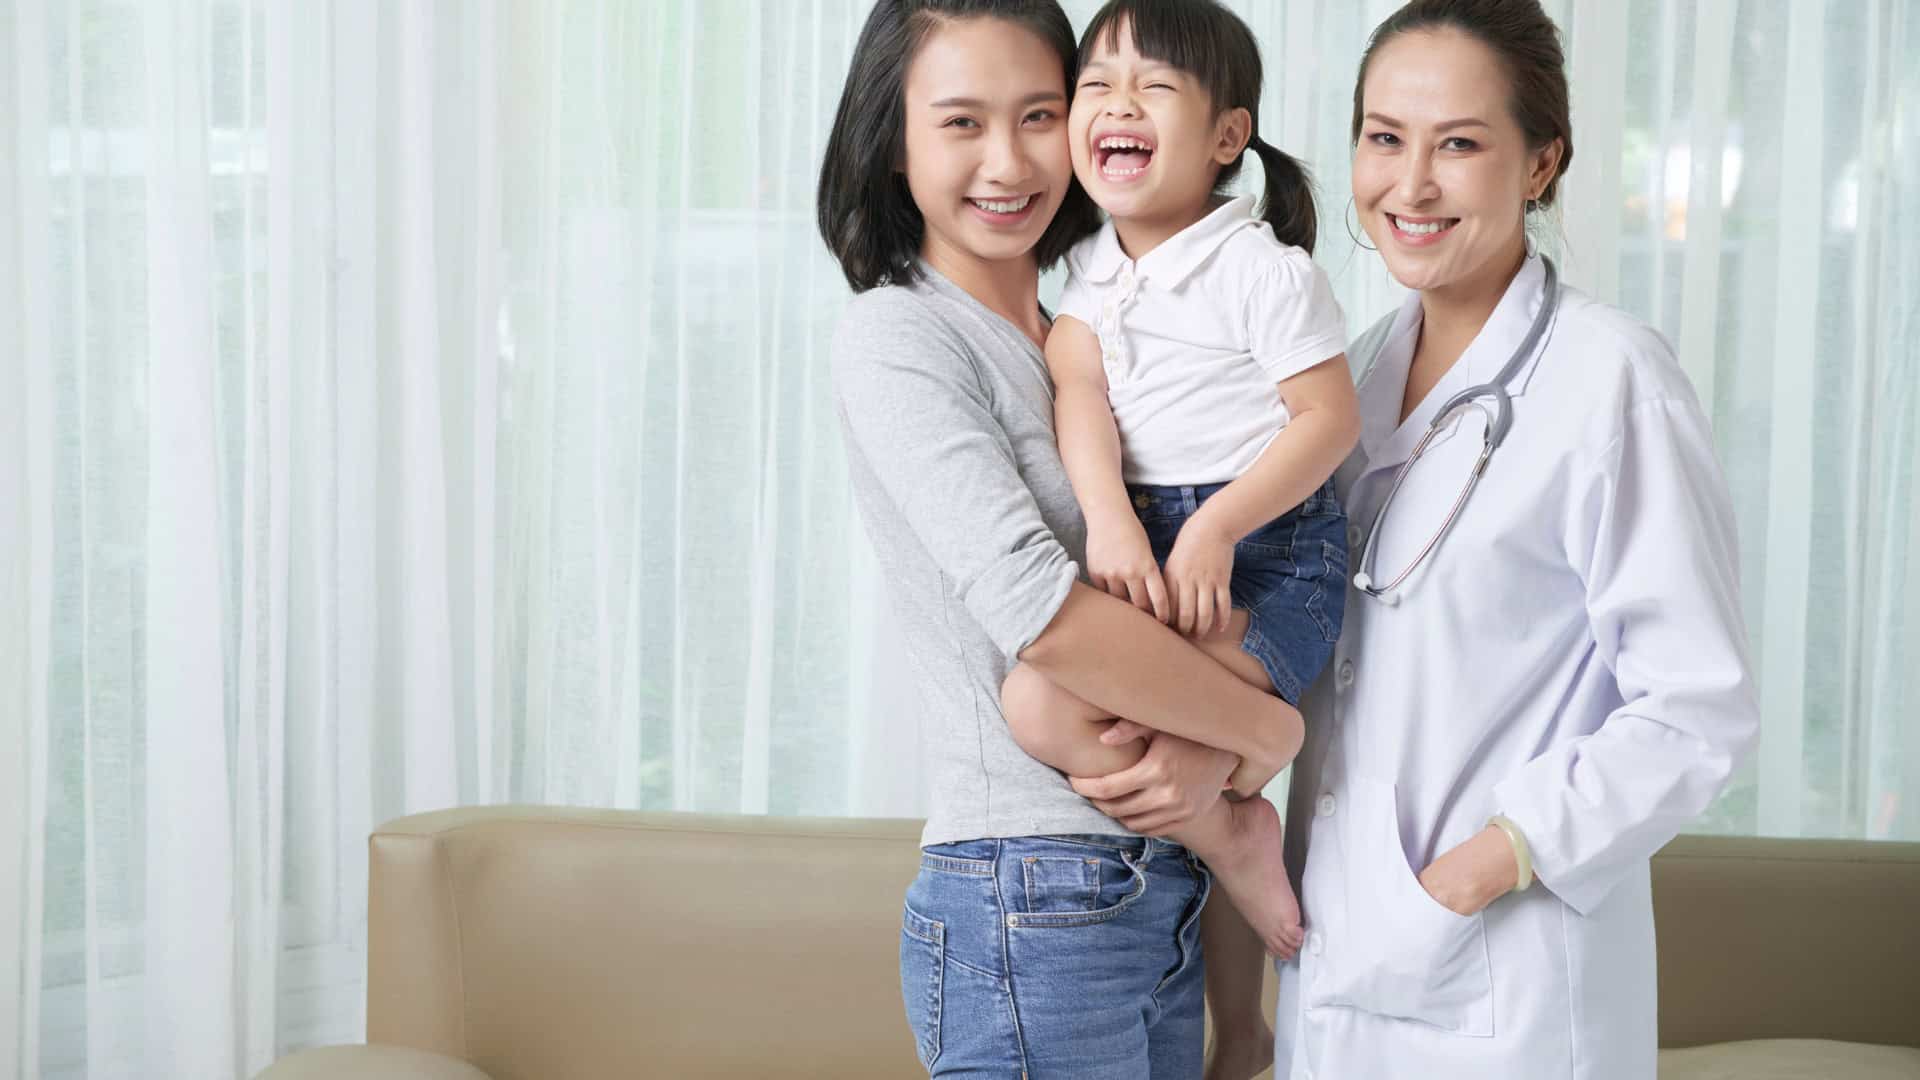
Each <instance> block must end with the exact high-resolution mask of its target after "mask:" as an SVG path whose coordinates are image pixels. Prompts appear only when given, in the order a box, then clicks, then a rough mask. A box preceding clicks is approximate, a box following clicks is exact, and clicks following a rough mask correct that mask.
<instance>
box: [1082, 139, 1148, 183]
mask: <svg viewBox="0 0 1920 1080" xmlns="http://www.w3.org/2000/svg"><path fill="white" fill-rule="evenodd" d="M1093 158H1094V164H1095V167H1096V168H1098V169H1099V170H1100V175H1101V176H1102V177H1104V178H1106V179H1108V180H1131V179H1133V178H1134V177H1137V176H1141V175H1144V174H1145V173H1146V171H1147V166H1148V165H1150V164H1152V162H1153V144H1152V143H1151V142H1148V141H1147V140H1145V139H1143V138H1140V137H1139V136H1137V135H1102V136H1101V137H1100V138H1098V139H1095V140H1094V143H1093Z"/></svg>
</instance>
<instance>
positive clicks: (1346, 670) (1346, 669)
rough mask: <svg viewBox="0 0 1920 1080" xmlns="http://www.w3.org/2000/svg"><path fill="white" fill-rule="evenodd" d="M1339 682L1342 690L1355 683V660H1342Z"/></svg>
mask: <svg viewBox="0 0 1920 1080" xmlns="http://www.w3.org/2000/svg"><path fill="white" fill-rule="evenodd" d="M1339 683H1340V689H1342V690H1345V689H1346V688H1347V687H1349V686H1352V685H1353V661H1351V660H1342V661H1340V676H1339Z"/></svg>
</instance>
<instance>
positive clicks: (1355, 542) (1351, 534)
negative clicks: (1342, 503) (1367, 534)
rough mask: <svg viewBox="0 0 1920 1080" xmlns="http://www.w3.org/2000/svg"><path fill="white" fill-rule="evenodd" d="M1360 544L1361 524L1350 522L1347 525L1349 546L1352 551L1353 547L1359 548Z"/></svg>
mask: <svg viewBox="0 0 1920 1080" xmlns="http://www.w3.org/2000/svg"><path fill="white" fill-rule="evenodd" d="M1359 546H1360V526H1358V525H1353V524H1349V525H1348V526H1347V548H1348V550H1349V551H1351V550H1352V549H1353V548H1357V547H1359Z"/></svg>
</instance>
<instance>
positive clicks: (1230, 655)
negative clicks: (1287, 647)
mask: <svg viewBox="0 0 1920 1080" xmlns="http://www.w3.org/2000/svg"><path fill="white" fill-rule="evenodd" d="M1246 632H1247V615H1246V613H1245V612H1243V611H1235V612H1234V613H1233V621H1232V622H1231V623H1230V624H1229V625H1228V627H1227V630H1226V631H1225V632H1224V633H1222V634H1219V635H1217V636H1214V637H1209V638H1205V639H1202V640H1200V641H1199V642H1197V644H1199V646H1200V647H1201V648H1202V649H1203V650H1205V651H1206V653H1207V655H1209V656H1211V657H1213V658H1214V659H1215V660H1218V661H1220V663H1221V664H1222V665H1223V666H1225V667H1226V668H1227V669H1228V670H1229V671H1232V672H1233V673H1234V674H1235V675H1238V676H1240V678H1241V679H1243V680H1245V681H1246V682H1247V683H1249V684H1250V685H1253V686H1256V687H1259V688H1260V689H1262V690H1265V691H1267V692H1269V693H1271V692H1272V691H1273V683H1272V680H1270V679H1268V678H1267V672H1266V669H1265V668H1263V667H1262V666H1261V665H1260V662H1259V661H1258V660H1255V659H1254V658H1253V657H1252V656H1249V655H1248V654H1247V652H1246V650H1245V649H1242V648H1241V647H1240V642H1241V641H1242V640H1244V639H1245V638H1246ZM1286 895H1287V897H1288V898H1289V900H1293V889H1292V884H1291V882H1289V883H1288V885H1287V890H1286ZM1222 899H1228V901H1229V902H1227V903H1209V904H1208V905H1207V906H1206V908H1205V909H1204V910H1202V911H1201V912H1200V947H1201V950H1202V951H1203V952H1204V953H1205V955H1206V958H1207V1009H1208V1011H1209V1012H1210V1013H1212V1014H1213V1039H1212V1044H1211V1045H1210V1046H1208V1047H1207V1059H1206V1070H1205V1072H1204V1073H1203V1080H1252V1078H1253V1077H1255V1076H1258V1075H1259V1074H1260V1073H1261V1072H1262V1071H1263V1070H1265V1069H1267V1068H1269V1067H1271V1066H1272V1065H1273V1028H1272V1027H1271V1026H1270V1022H1269V1020H1268V1018H1267V1011H1266V1004H1265V1002H1264V1001H1262V1000H1261V991H1262V989H1264V984H1265V981H1266V972H1267V958H1266V949H1265V948H1264V946H1263V945H1262V943H1261V941H1260V935H1259V934H1257V933H1255V932H1254V930H1253V927H1252V926H1250V925H1248V923H1247V920H1246V917H1245V916H1243V915H1241V914H1240V909H1239V908H1238V907H1236V906H1235V905H1234V904H1233V903H1232V902H1231V900H1230V898H1225V897H1223V898H1222ZM1293 906H1294V908H1295V910H1296V911H1297V910H1298V907H1299V903H1298V901H1297V900H1293ZM1299 921H1300V918H1299V916H1298V915H1297V914H1296V915H1294V916H1293V922H1294V924H1295V925H1296V926H1298V924H1299Z"/></svg>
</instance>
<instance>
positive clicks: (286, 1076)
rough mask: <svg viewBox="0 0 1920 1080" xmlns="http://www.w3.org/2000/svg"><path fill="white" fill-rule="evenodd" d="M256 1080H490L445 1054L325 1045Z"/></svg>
mask: <svg viewBox="0 0 1920 1080" xmlns="http://www.w3.org/2000/svg"><path fill="white" fill-rule="evenodd" d="M254 1080H489V1077H488V1076H487V1074H486V1073H484V1072H481V1071H480V1070H479V1069H477V1068H475V1067H474V1066H472V1065H470V1064H468V1063H467V1062H464V1061H461V1060H460V1059H459V1058H451V1057H448V1056H446V1055H445V1054H436V1053H433V1052H432V1051H430V1050H416V1049H414V1048H413V1047H410V1046H323V1047H318V1048H316V1049H312V1050H302V1051H300V1052H299V1053H297V1054H291V1055H288V1056H287V1057H283V1058H281V1059H280V1060H279V1061H276V1062H274V1063H273V1064H272V1065H269V1066H267V1068H266V1070H265V1071H263V1072H261V1073H260V1074H259V1075H258V1076H255V1077H254Z"/></svg>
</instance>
